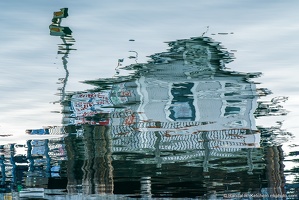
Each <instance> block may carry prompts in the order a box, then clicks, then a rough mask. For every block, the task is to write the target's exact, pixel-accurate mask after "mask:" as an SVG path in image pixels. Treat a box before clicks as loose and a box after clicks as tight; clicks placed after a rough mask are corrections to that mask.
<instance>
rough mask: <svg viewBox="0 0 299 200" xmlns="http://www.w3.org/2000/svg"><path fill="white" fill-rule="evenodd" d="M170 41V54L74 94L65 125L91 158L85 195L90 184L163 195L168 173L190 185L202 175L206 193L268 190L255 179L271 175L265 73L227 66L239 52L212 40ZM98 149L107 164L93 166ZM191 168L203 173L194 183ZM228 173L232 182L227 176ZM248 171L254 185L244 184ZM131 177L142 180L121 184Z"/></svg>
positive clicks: (86, 165)
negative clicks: (261, 126)
mask: <svg viewBox="0 0 299 200" xmlns="http://www.w3.org/2000/svg"><path fill="white" fill-rule="evenodd" d="M168 44H169V46H170V49H169V50H168V51H167V52H163V53H158V54H154V55H152V56H150V57H151V60H150V61H149V62H148V63H145V64H140V63H137V64H133V65H130V66H126V67H124V69H126V70H132V72H133V73H132V75H129V76H119V77H114V78H107V79H99V80H92V81H85V82H86V83H88V84H92V85H95V86H97V88H96V89H95V90H94V91H88V92H77V93H75V94H73V95H71V96H70V97H69V103H68V106H67V107H65V108H64V110H69V112H68V113H64V118H63V123H64V124H65V125H66V126H70V127H77V128H78V127H80V128H81V134H80V136H81V137H82V143H81V144H82V145H83V147H84V149H85V150H84V152H85V153H84V156H85V160H84V162H83V163H84V164H82V169H84V170H83V175H82V179H81V180H79V181H80V182H81V181H82V187H84V185H86V184H85V183H84V181H85V179H86V177H89V178H88V179H86V180H89V183H88V184H87V185H89V186H88V187H89V188H86V189H87V190H86V192H85V193H86V194H88V193H89V194H92V193H94V192H95V190H94V189H93V190H91V189H90V187H93V188H96V185H97V184H98V185H106V187H109V188H110V189H108V191H107V189H106V192H105V191H104V190H103V189H102V190H101V191H102V192H104V193H110V192H111V193H122V192H123V193H130V192H132V193H134V191H136V190H139V191H140V193H142V194H141V196H145V197H151V196H153V195H154V196H155V195H158V194H159V193H163V192H162V191H160V190H159V188H155V193H156V194H152V192H151V190H152V189H153V187H155V186H154V185H152V184H151V180H152V179H153V178H154V177H155V178H157V177H160V178H162V177H164V176H169V177H168V179H169V182H170V183H173V184H175V183H177V184H178V183H179V182H184V183H186V187H187V185H188V184H191V183H194V181H195V180H196V181H197V184H202V185H205V187H206V190H207V191H202V192H200V193H201V195H204V194H209V192H208V191H213V190H214V191H223V192H224V191H225V190H226V189H227V188H230V187H231V188H234V189H232V190H227V191H225V192H233V191H234V190H235V189H236V188H241V189H239V190H242V188H243V189H244V188H248V187H249V188H263V187H265V185H263V183H261V182H260V181H256V180H258V179H261V178H265V177H263V174H264V172H265V163H264V162H263V161H262V160H263V157H264V154H263V150H262V149H260V148H259V147H260V132H259V131H258V129H257V127H256V125H255V118H254V112H255V111H256V109H257V98H258V96H259V94H258V93H257V89H256V86H255V83H254V82H252V81H251V80H250V79H251V78H254V77H257V76H258V75H259V74H258V73H256V74H255V73H240V72H233V71H228V70H226V69H225V64H226V63H228V62H230V61H232V60H233V55H231V54H230V53H228V52H226V51H224V50H223V48H222V47H221V46H220V44H219V43H217V42H215V41H213V40H212V39H211V38H208V37H198V38H191V39H186V40H177V41H174V42H169V43H168ZM95 129H103V130H105V131H104V132H105V134H106V135H101V134H100V133H97V134H96V132H95V131H94V130H95ZM90 130H93V131H90ZM77 132H78V131H77ZM96 135H98V137H99V135H101V138H98V139H96ZM87 141H89V142H87ZM104 141H105V144H106V145H104V144H103V142H104ZM68 146H71V145H68ZM97 148H98V149H97ZM96 149H97V150H96ZM71 151H72V150H70V152H71ZM108 152H110V153H108ZM99 153H104V156H100V157H101V159H102V161H101V162H100V163H101V165H97V166H103V165H104V166H103V168H94V165H92V164H91V163H95V159H96V156H94V155H96V154H99ZM81 154H82V153H81ZM104 160H105V161H104ZM112 160H113V162H111V161H112ZM237 163H238V164H237ZM112 166H113V167H112ZM121 166H126V167H121ZM173 167H175V168H180V169H181V170H182V174H184V173H186V174H185V175H186V176H185V177H180V179H181V181H178V177H176V176H175V174H172V173H170V172H167V169H172V168H173ZM86 169H88V170H86ZM95 169H97V170H95ZM194 169H196V170H194ZM198 169H201V170H202V171H201V172H199V170H198ZM105 170H106V171H107V170H108V171H109V172H107V173H104V171H105ZM126 170H129V171H126ZM131 170H133V171H131ZM149 170H150V171H149ZM188 170H190V171H192V173H195V174H196V176H197V178H194V180H193V181H191V183H190V176H188V175H187V174H188V173H189V172H188ZM219 170H220V171H219ZM97 171H98V172H97ZM170 171H171V170H170ZM216 171H217V176H215V172H216ZM147 172H148V173H147ZM89 173H93V174H94V175H95V174H98V175H97V176H91V175H90V174H89ZM227 173H228V174H229V175H228V174H227ZM100 174H101V175H100ZM167 174H168V175H167ZM102 175H103V176H102ZM112 175H113V176H114V177H113V176H112ZM230 175H231V176H232V177H233V178H232V179H228V177H229V176H230ZM73 176H74V174H73V175H71V174H69V177H73ZM99 176H100V177H102V179H99ZM248 176H250V177H251V178H249V179H252V180H250V182H251V183H250V184H249V183H246V181H248ZM91 177H93V178H91ZM95 177H96V179H98V180H97V181H95V180H94V179H95ZM122 177H123V178H122ZM125 177H132V178H130V183H132V188H134V186H133V185H134V184H136V182H138V184H137V185H138V186H136V188H135V190H134V189H133V190H132V191H127V192H125V191H123V190H122V189H120V188H121V185H122V184H126V181H124V180H125ZM137 177H138V178H137ZM225 177H226V178H225ZM236 177H239V178H237V179H238V181H237V180H236ZM225 179H227V180H225ZM254 179H256V180H254ZM127 181H129V180H127ZM73 182H74V181H73ZM113 182H114V183H113ZM224 182H225V183H224ZM112 183H113V184H112ZM159 184H161V185H164V184H165V183H159ZM248 184H249V185H250V186H249V185H248ZM73 185H76V184H75V182H74V184H73ZM113 185H114V186H113ZM195 185H196V184H195ZM70 186H71V185H70ZM164 186H165V187H166V188H167V186H166V185H164ZM189 186H190V185H189ZM193 187H194V185H193V186H191V188H193ZM125 188H126V189H128V186H125ZM132 188H131V189H132ZM191 188H190V190H191ZM224 188H226V189H224ZM164 189H165V188H164ZM129 190H130V189H129ZM182 190H183V189H182ZM187 190H188V189H187ZM87 191H89V192H87ZM178 192H183V191H178ZM256 192H258V191H256ZM193 195H195V194H193ZM198 195H199V194H198ZM191 196H192V195H191Z"/></svg>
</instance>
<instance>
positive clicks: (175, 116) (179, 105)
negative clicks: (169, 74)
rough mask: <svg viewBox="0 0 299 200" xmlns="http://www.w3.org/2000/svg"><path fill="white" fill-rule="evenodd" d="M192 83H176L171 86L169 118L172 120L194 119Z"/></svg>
mask: <svg viewBox="0 0 299 200" xmlns="http://www.w3.org/2000/svg"><path fill="white" fill-rule="evenodd" d="M193 86H194V83H176V84H173V86H172V88H171V95H172V96H173V98H172V101H171V104H172V105H173V106H171V107H170V115H169V118H170V119H172V120H174V121H194V120H195V107H194V105H193V101H194V99H193V93H192V91H191V89H192V88H193Z"/></svg>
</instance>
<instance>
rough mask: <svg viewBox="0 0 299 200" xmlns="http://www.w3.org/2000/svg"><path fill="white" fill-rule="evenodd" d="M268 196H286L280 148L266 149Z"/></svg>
mask: <svg viewBox="0 0 299 200" xmlns="http://www.w3.org/2000/svg"><path fill="white" fill-rule="evenodd" d="M266 162H267V180H268V190H269V191H268V194H269V195H277V196H286V191H285V177H284V164H283V150H282V148H281V146H272V147H267V148H266Z"/></svg>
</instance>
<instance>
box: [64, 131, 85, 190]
mask: <svg viewBox="0 0 299 200" xmlns="http://www.w3.org/2000/svg"><path fill="white" fill-rule="evenodd" d="M75 139H76V138H75V137H74V136H73V137H72V136H71V135H69V136H68V137H66V138H65V144H66V151H67V157H68V161H67V179H68V183H67V191H68V193H69V194H77V193H80V192H81V191H80V189H79V188H77V185H81V180H80V179H79V178H77V176H76V175H77V173H76V165H77V164H78V163H77V162H78V157H79V155H80V152H79V151H78V143H76V140H75Z"/></svg>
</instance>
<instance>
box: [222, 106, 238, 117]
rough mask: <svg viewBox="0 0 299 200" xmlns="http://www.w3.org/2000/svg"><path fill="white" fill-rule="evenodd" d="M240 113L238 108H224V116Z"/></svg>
mask: <svg viewBox="0 0 299 200" xmlns="http://www.w3.org/2000/svg"><path fill="white" fill-rule="evenodd" d="M240 111H241V108H239V107H231V106H228V107H226V108H225V113H224V116H227V115H235V114H239V113H240Z"/></svg>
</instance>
